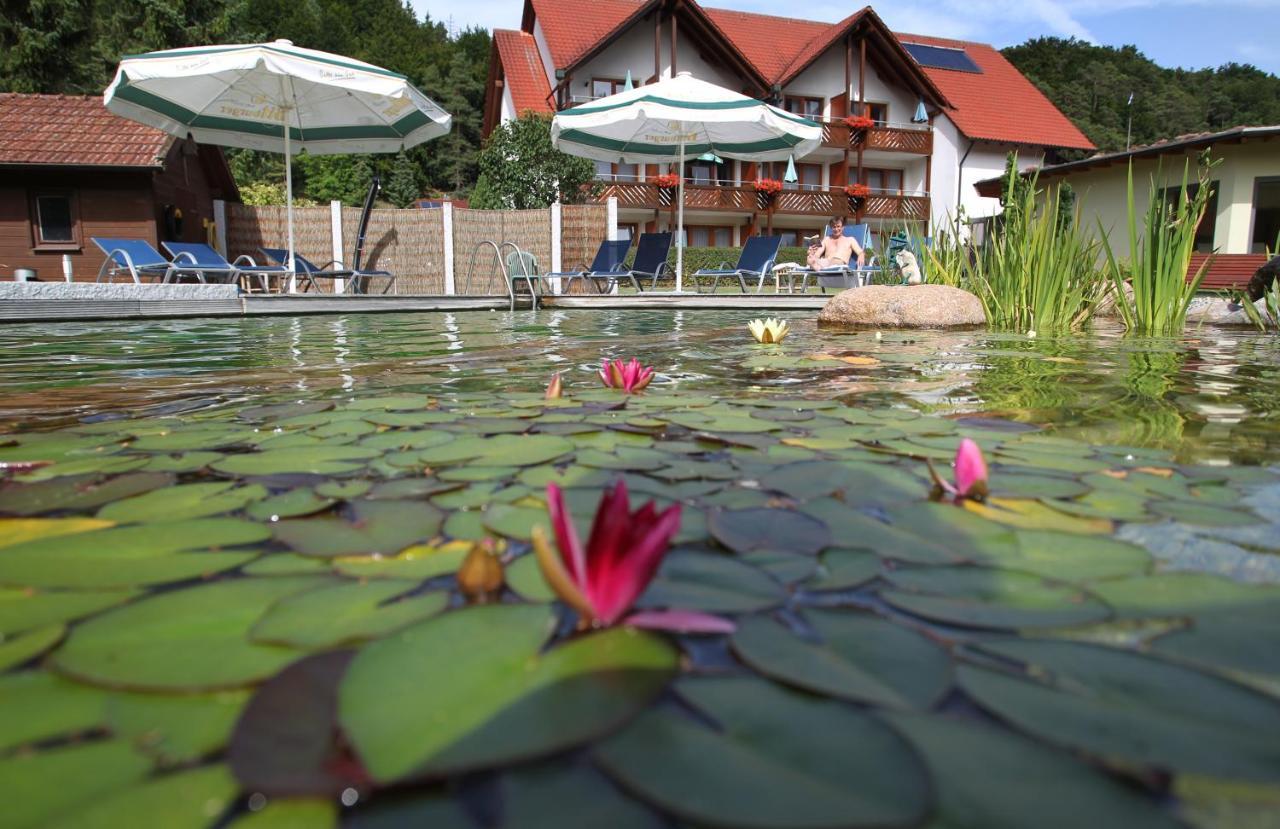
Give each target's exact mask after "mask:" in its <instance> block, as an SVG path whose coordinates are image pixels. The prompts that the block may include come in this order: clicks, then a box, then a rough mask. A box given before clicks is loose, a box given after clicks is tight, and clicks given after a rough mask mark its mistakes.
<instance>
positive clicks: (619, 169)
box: [596, 161, 639, 181]
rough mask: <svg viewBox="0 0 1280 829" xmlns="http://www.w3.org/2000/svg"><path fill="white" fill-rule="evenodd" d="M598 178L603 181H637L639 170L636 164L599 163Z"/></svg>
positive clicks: (597, 166) (597, 164) (597, 165)
mask: <svg viewBox="0 0 1280 829" xmlns="http://www.w3.org/2000/svg"><path fill="white" fill-rule="evenodd" d="M596 178H598V179H601V180H602V181H637V180H638V179H639V168H638V167H637V166H636V165H635V164H610V163H609V162H607V161H597V162H596Z"/></svg>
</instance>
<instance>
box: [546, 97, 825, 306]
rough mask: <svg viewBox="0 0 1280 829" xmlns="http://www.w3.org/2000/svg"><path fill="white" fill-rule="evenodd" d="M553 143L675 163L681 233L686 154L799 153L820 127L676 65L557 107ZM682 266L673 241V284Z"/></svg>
mask: <svg viewBox="0 0 1280 829" xmlns="http://www.w3.org/2000/svg"><path fill="white" fill-rule="evenodd" d="M551 142H552V144H554V145H555V146H556V147H557V148H558V149H560V150H562V151H564V152H566V153H569V154H570V155H577V156H582V157H584V158H591V159H595V160H596V161H610V162H615V163H622V164H657V163H662V162H677V163H679V164H680V165H681V170H680V177H679V178H680V183H679V188H678V193H677V197H676V198H677V202H678V204H677V208H676V213H677V218H676V224H677V227H678V229H679V231H680V232H681V233H682V232H683V231H684V169H683V165H684V162H685V160H686V159H688V158H696V157H698V156H700V155H702V154H703V153H714V154H715V155H718V156H720V157H721V158H737V159H741V160H743V161H781V160H783V159H786V158H788V157H789V156H791V155H792V154H793V153H794V154H795V155H799V156H803V155H806V154H808V153H810V152H812V151H813V150H815V149H817V147H818V145H819V144H820V143H821V142H822V127H821V126H820V125H818V124H816V123H814V122H813V121H810V120H808V119H807V118H801V117H800V116H798V115H792V114H791V113H789V112H785V111H783V110H781V109H778V108H777V107H775V106H770V105H769V104H766V103H763V102H762V101H757V100H756V99H754V98H748V97H747V96H746V95H740V94H738V93H737V92H732V91H730V90H728V89H724V88H722V87H719V86H716V85H715V84H712V83H707V82H706V81H700V80H698V79H697V78H694V77H693V76H692V75H690V74H689V73H688V72H681V73H680V74H678V75H676V76H675V77H674V78H668V79H666V80H662V81H659V82H657V83H653V84H649V85H648V86H641V87H637V88H635V89H633V90H630V91H629V92H619V93H617V94H616V95H610V96H609V97H607V98H601V99H599V100H597V101H592V102H591V103H590V104H587V105H585V106H579V107H574V108H573V109H570V110H566V111H564V112H561V113H558V114H557V115H556V116H555V118H553V119H552V121H551ZM677 238H680V237H679V234H677ZM683 271H684V245H683V244H681V245H680V246H679V247H677V248H676V290H677V291H680V290H681V289H682V287H683V276H684V274H683Z"/></svg>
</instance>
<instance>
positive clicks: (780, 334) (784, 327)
mask: <svg viewBox="0 0 1280 829" xmlns="http://www.w3.org/2000/svg"><path fill="white" fill-rule="evenodd" d="M747 329H748V330H749V331H751V336H753V337H755V338H756V342H758V343H780V342H782V341H783V339H785V338H786V336H787V334H789V333H790V332H791V326H790V325H789V324H788V323H786V322H784V321H782V320H776V319H774V318H773V317H769V318H768V319H762V320H752V321H751V322H749V323H747Z"/></svg>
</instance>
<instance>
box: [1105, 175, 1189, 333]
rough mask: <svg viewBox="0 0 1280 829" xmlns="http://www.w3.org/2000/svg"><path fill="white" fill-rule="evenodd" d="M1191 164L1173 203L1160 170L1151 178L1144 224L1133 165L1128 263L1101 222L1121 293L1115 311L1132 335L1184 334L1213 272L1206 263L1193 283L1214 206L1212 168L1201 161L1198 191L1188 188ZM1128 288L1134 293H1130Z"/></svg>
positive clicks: (1110, 268) (1109, 267)
mask: <svg viewBox="0 0 1280 829" xmlns="http://www.w3.org/2000/svg"><path fill="white" fill-rule="evenodd" d="M1190 169H1191V164H1190V162H1187V163H1185V164H1184V166H1183V170H1182V186H1181V187H1180V188H1179V191H1178V196H1177V198H1176V199H1174V200H1173V201H1170V200H1169V199H1167V198H1166V197H1165V193H1164V191H1163V190H1162V189H1161V188H1160V186H1159V182H1160V181H1161V180H1162V176H1161V174H1160V169H1159V168H1157V171H1156V174H1155V175H1154V176H1152V177H1151V192H1150V194H1149V195H1148V197H1147V207H1146V212H1145V214H1144V215H1143V216H1142V217H1141V219H1140V218H1139V214H1138V210H1137V204H1136V199H1135V197H1134V187H1133V164H1132V163H1130V165H1129V174H1128V176H1129V177H1128V191H1127V202H1126V209H1127V212H1128V232H1129V258H1128V259H1127V260H1124V261H1122V260H1120V259H1119V258H1118V257H1117V256H1116V254H1115V251H1114V250H1113V249H1112V247H1111V242H1110V240H1109V239H1108V238H1107V234H1106V231H1105V230H1104V229H1103V228H1102V226H1101V222H1099V231H1100V233H1101V239H1102V245H1103V250H1104V251H1105V252H1106V256H1107V273H1108V275H1109V277H1110V279H1111V282H1112V286H1113V288H1114V290H1115V292H1116V308H1117V310H1118V311H1119V312H1120V317H1121V318H1122V319H1123V320H1124V324H1125V327H1126V328H1127V329H1128V330H1129V332H1130V333H1133V334H1176V333H1180V332H1181V331H1182V328H1183V325H1184V324H1185V323H1186V319H1187V308H1188V307H1189V306H1190V305H1191V300H1192V299H1193V298H1194V297H1195V294H1196V291H1197V290H1199V288H1200V282H1201V281H1202V280H1203V279H1204V275H1205V273H1206V271H1208V268H1209V262H1210V261H1211V259H1212V257H1210V259H1207V260H1206V261H1205V262H1204V264H1203V265H1201V266H1200V268H1199V269H1198V270H1197V271H1196V273H1195V274H1193V275H1191V277H1190V278H1188V275H1187V271H1188V269H1189V268H1190V266H1191V254H1193V253H1194V252H1195V240H1196V228H1197V227H1199V225H1200V221H1201V219H1203V218H1204V213H1205V209H1206V208H1207V207H1208V204H1209V195H1210V185H1209V171H1210V170H1211V169H1212V165H1211V164H1210V163H1209V162H1208V160H1207V158H1202V159H1201V162H1200V164H1199V166H1198V186H1196V187H1195V188H1194V191H1192V189H1191V188H1190V187H1189V176H1190ZM1126 283H1128V284H1129V285H1130V287H1131V288H1132V290H1133V295H1132V296H1131V297H1130V296H1129V295H1128V294H1127V293H1126V291H1125V284H1126Z"/></svg>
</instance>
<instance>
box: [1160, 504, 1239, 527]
mask: <svg viewBox="0 0 1280 829" xmlns="http://www.w3.org/2000/svg"><path fill="white" fill-rule="evenodd" d="M1149 508H1150V510H1151V511H1152V512H1154V513H1155V514H1157V515H1163V516H1165V517H1166V518H1174V519H1176V520H1178V521H1181V522H1183V523H1186V524H1197V525H1199V526H1202V527H1235V526H1239V525H1241V524H1256V523H1259V522H1260V521H1261V520H1262V519H1261V518H1259V517H1258V516H1256V515H1254V514H1253V513H1252V512H1250V511H1248V510H1243V509H1231V508H1229V507H1224V506H1219V505H1217V504H1205V503H1197V502H1195V501H1189V500H1177V501H1152V502H1151V503H1150V505H1149Z"/></svg>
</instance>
